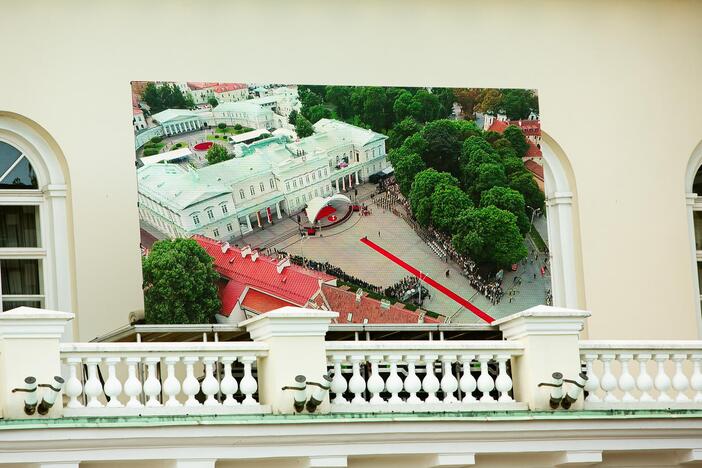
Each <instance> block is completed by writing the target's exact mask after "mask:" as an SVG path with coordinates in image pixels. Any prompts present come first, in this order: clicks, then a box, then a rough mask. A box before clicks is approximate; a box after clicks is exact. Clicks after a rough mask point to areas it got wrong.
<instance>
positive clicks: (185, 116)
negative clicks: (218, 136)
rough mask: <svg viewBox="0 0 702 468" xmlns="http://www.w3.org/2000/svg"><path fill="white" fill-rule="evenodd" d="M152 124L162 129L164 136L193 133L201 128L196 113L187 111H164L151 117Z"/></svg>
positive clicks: (200, 119) (201, 123) (199, 119)
mask: <svg viewBox="0 0 702 468" xmlns="http://www.w3.org/2000/svg"><path fill="white" fill-rule="evenodd" d="M152 119H153V121H154V123H156V124H158V125H160V126H161V127H163V133H164V135H166V136H171V135H178V134H180V133H187V132H194V131H195V130H200V129H201V128H202V127H203V120H202V118H200V116H199V115H198V113H196V112H194V111H191V110H188V109H166V110H164V111H161V112H159V113H157V114H154V115H153V116H152Z"/></svg>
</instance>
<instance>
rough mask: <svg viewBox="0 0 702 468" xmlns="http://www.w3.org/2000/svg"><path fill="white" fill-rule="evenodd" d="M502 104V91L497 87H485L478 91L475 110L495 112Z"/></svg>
mask: <svg viewBox="0 0 702 468" xmlns="http://www.w3.org/2000/svg"><path fill="white" fill-rule="evenodd" d="M501 104H502V92H501V91H500V90H499V89H494V88H485V89H481V90H480V92H479V93H478V98H477V103H476V105H475V107H474V111H475V112H497V111H498V110H500V109H499V108H500V105H501Z"/></svg>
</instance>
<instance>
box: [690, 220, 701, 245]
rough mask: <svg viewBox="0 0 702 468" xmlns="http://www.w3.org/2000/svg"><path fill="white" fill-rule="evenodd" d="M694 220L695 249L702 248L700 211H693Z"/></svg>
mask: <svg viewBox="0 0 702 468" xmlns="http://www.w3.org/2000/svg"><path fill="white" fill-rule="evenodd" d="M692 216H693V219H694V220H695V245H696V247H695V248H696V249H697V250H702V211H693V212H692Z"/></svg>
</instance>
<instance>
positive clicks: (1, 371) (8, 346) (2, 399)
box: [0, 307, 73, 419]
mask: <svg viewBox="0 0 702 468" xmlns="http://www.w3.org/2000/svg"><path fill="white" fill-rule="evenodd" d="M72 319H73V314H71V313H67V312H55V311H52V310H43V309H34V308H31V307H19V308H17V309H12V310H9V311H7V312H2V313H0V410H2V416H3V417H4V418H5V419H25V418H40V417H47V418H56V417H60V416H61V414H62V411H63V405H62V401H61V396H60V395H59V397H58V398H56V402H55V403H54V405H53V407H52V408H51V410H50V411H49V414H48V415H46V416H41V415H40V414H39V412H38V411H35V413H34V414H33V415H27V414H25V412H24V403H23V402H24V399H25V396H27V393H25V392H17V393H12V389H13V388H19V387H24V385H25V384H24V379H25V378H26V377H30V376H31V377H34V378H36V383H37V384H50V383H52V382H53V380H54V376H60V375H61V352H60V349H59V338H60V337H61V335H62V334H63V333H64V331H65V329H66V324H67V323H68V322H69V321H70V320H72ZM47 390H48V389H47V388H43V387H39V388H37V392H36V395H37V399H38V401H39V402H41V400H42V395H44V394H45V393H46V391H47Z"/></svg>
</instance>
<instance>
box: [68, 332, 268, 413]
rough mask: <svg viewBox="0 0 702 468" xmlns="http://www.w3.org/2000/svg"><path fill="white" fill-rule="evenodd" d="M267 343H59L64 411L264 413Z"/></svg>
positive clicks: (265, 407)
mask: <svg viewBox="0 0 702 468" xmlns="http://www.w3.org/2000/svg"><path fill="white" fill-rule="evenodd" d="M266 354H267V345H266V344H265V343H255V342H253V343H252V342H226V343H65V344H61V359H62V361H63V362H64V363H65V368H66V372H67V375H65V376H64V377H65V379H66V384H65V389H64V392H65V394H66V395H67V396H68V402H67V404H66V410H65V412H66V415H76V416H112V415H115V416H117V415H141V414H154V415H160V414H220V413H222V414H224V413H267V412H269V411H270V408H269V407H268V406H265V405H260V404H259V402H258V401H257V400H256V392H257V391H258V381H257V377H256V376H255V363H256V360H257V358H258V357H262V356H265V355H266Z"/></svg>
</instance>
